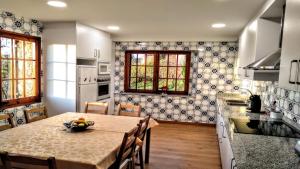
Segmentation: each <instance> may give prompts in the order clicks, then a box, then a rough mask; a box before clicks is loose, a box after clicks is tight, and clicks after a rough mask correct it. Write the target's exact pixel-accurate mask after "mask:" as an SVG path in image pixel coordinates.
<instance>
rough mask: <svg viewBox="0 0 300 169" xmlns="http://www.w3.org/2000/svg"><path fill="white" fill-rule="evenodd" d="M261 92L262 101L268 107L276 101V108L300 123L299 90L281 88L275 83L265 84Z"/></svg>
mask: <svg viewBox="0 0 300 169" xmlns="http://www.w3.org/2000/svg"><path fill="white" fill-rule="evenodd" d="M265 89H266V92H264V94H263V103H264V104H265V106H266V107H270V106H271V105H272V103H273V102H274V101H276V102H277V104H276V109H277V110H278V111H281V112H283V113H284V115H285V116H286V117H288V118H289V119H291V120H293V121H294V122H296V123H298V124H300V92H299V91H298V92H297V91H292V90H287V89H283V88H280V87H278V86H277V84H272V85H267V86H266V88H265Z"/></svg>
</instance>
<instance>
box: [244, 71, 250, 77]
mask: <svg viewBox="0 0 300 169" xmlns="http://www.w3.org/2000/svg"><path fill="white" fill-rule="evenodd" d="M245 77H249V75H248V71H247V69H245Z"/></svg>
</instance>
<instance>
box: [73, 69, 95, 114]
mask: <svg viewBox="0 0 300 169" xmlns="http://www.w3.org/2000/svg"><path fill="white" fill-rule="evenodd" d="M77 83H78V84H77V104H76V105H77V112H84V109H85V102H95V101H97V94H98V92H97V90H98V87H97V85H98V84H97V67H96V66H86V65H78V66H77Z"/></svg>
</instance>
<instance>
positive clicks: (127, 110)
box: [117, 103, 141, 117]
mask: <svg viewBox="0 0 300 169" xmlns="http://www.w3.org/2000/svg"><path fill="white" fill-rule="evenodd" d="M117 112H118V114H119V116H132V117H140V115H141V106H140V105H134V104H131V103H120V104H119V105H118V108H117Z"/></svg>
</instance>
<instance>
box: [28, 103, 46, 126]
mask: <svg viewBox="0 0 300 169" xmlns="http://www.w3.org/2000/svg"><path fill="white" fill-rule="evenodd" d="M24 112H25V119H26V122H27V123H31V122H35V121H38V120H42V119H46V118H48V113H47V109H46V107H45V106H42V107H35V108H31V109H25V110H24Z"/></svg>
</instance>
